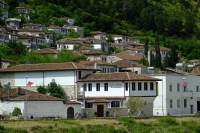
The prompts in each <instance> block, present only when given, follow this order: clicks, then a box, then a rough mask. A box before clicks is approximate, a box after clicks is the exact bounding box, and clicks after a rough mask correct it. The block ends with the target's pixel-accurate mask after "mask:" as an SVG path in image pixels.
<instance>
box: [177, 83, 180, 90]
mask: <svg viewBox="0 0 200 133" xmlns="http://www.w3.org/2000/svg"><path fill="white" fill-rule="evenodd" d="M177 91H180V84H179V83H178V84H177Z"/></svg>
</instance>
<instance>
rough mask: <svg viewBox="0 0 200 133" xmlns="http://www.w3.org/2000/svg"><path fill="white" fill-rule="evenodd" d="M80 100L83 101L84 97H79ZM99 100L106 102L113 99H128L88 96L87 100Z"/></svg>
mask: <svg viewBox="0 0 200 133" xmlns="http://www.w3.org/2000/svg"><path fill="white" fill-rule="evenodd" d="M77 99H78V100H83V99H84V98H83V97H78V98H77ZM97 99H104V100H105V99H106V100H113V99H126V97H123V96H96V97H94V96H86V97H85V100H97Z"/></svg>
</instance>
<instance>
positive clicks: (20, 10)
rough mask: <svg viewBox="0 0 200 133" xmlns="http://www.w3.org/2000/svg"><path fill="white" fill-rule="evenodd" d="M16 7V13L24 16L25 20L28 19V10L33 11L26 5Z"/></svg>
mask: <svg viewBox="0 0 200 133" xmlns="http://www.w3.org/2000/svg"><path fill="white" fill-rule="evenodd" d="M16 8H17V11H18V13H19V14H20V16H24V18H25V19H26V20H30V16H29V13H30V12H34V10H33V9H30V8H26V7H16Z"/></svg>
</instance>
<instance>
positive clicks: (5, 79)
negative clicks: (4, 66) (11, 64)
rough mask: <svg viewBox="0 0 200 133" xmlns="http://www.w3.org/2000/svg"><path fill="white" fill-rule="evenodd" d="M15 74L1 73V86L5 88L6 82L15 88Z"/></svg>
mask: <svg viewBox="0 0 200 133" xmlns="http://www.w3.org/2000/svg"><path fill="white" fill-rule="evenodd" d="M14 77H15V74H14V73H1V74H0V82H1V85H2V86H3V83H4V82H10V83H11V87H12V86H15V78H14Z"/></svg>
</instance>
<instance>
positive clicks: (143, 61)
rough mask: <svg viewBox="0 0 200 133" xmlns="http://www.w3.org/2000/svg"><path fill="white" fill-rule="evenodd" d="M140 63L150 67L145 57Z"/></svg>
mask: <svg viewBox="0 0 200 133" xmlns="http://www.w3.org/2000/svg"><path fill="white" fill-rule="evenodd" d="M139 63H140V64H143V65H145V66H148V65H149V63H148V61H147V60H146V58H145V57H142V58H141V59H140V61H139Z"/></svg>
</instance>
